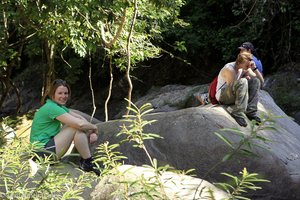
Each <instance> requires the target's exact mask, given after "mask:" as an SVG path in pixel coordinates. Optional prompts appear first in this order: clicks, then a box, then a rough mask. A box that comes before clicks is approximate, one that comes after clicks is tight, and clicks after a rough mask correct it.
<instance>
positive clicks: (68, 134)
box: [54, 127, 91, 159]
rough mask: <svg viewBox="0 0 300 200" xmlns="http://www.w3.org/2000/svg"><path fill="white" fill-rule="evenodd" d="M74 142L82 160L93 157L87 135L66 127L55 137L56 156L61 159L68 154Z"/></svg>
mask: <svg viewBox="0 0 300 200" xmlns="http://www.w3.org/2000/svg"><path fill="white" fill-rule="evenodd" d="M73 140H74V144H75V147H76V149H77V150H78V152H79V154H80V155H81V157H82V158H84V159H86V158H89V157H91V152H90V149H89V144H88V138H87V135H86V134H85V133H84V132H81V131H78V130H77V129H74V128H72V127H65V128H63V129H62V130H61V131H60V132H59V133H58V134H57V135H56V136H55V137H54V141H55V146H56V154H57V156H58V157H59V158H60V157H62V156H63V155H64V154H65V153H66V152H67V150H68V149H69V147H70V145H71V143H72V141H73Z"/></svg>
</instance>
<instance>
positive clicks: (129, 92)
mask: <svg viewBox="0 0 300 200" xmlns="http://www.w3.org/2000/svg"><path fill="white" fill-rule="evenodd" d="M137 12H138V6H137V0H135V1H134V13H133V17H132V21H131V25H130V31H129V34H128V38H127V60H128V64H127V71H126V79H127V81H128V97H127V99H128V100H129V101H128V105H127V106H128V107H129V108H130V106H131V104H130V102H131V93H132V89H133V86H132V82H131V79H130V70H131V62H130V60H131V52H130V42H131V37H132V32H133V29H134V25H135V20H136V16H137ZM128 114H129V109H127V111H126V115H128Z"/></svg>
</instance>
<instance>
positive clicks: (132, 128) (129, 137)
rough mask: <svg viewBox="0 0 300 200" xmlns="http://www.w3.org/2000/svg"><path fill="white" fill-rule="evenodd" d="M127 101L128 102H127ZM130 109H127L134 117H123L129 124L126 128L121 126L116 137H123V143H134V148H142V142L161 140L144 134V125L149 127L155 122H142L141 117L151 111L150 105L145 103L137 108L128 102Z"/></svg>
mask: <svg viewBox="0 0 300 200" xmlns="http://www.w3.org/2000/svg"><path fill="white" fill-rule="evenodd" d="M127 101H128V100H127ZM130 104H131V105H132V107H127V109H129V110H130V111H131V112H133V113H134V115H130V114H129V115H125V116H124V117H125V118H126V119H124V120H123V121H124V122H127V123H129V125H128V126H126V125H125V124H123V125H122V130H121V132H120V133H118V135H117V136H119V135H125V137H126V139H125V140H124V141H126V142H131V141H132V142H135V143H136V144H134V145H133V146H134V147H138V148H144V147H145V144H144V140H149V139H151V140H152V139H155V138H162V137H161V136H159V135H157V134H153V133H144V132H143V129H144V127H145V126H146V125H150V124H152V123H154V122H155V121H156V120H150V121H147V120H143V117H144V116H145V115H146V114H148V113H150V112H151V111H152V110H153V109H152V105H151V104H149V103H147V104H144V105H143V106H142V107H141V108H138V107H137V106H136V105H135V104H134V103H132V102H130Z"/></svg>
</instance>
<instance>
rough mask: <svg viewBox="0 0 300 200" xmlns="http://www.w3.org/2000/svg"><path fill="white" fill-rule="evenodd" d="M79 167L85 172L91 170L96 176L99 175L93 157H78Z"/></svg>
mask: <svg viewBox="0 0 300 200" xmlns="http://www.w3.org/2000/svg"><path fill="white" fill-rule="evenodd" d="M79 168H80V169H81V170H83V171H85V172H91V171H93V172H94V173H95V174H96V175H97V176H100V170H99V169H97V166H96V165H95V164H94V163H93V158H92V157H90V158H87V159H83V158H81V159H80V164H79Z"/></svg>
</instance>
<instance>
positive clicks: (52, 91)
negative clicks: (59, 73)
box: [42, 79, 71, 104]
mask: <svg viewBox="0 0 300 200" xmlns="http://www.w3.org/2000/svg"><path fill="white" fill-rule="evenodd" d="M59 86H65V87H67V88H68V92H69V97H70V96H71V88H70V86H69V85H68V84H67V82H66V81H64V80H62V79H55V80H54V81H53V82H52V84H51V86H50V90H49V92H48V94H47V98H50V99H53V97H54V95H55V91H56V89H57V88H58V87H59ZM47 98H46V99H47ZM44 103H45V102H42V104H44Z"/></svg>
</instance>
